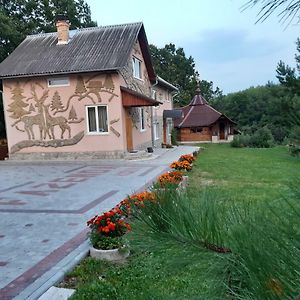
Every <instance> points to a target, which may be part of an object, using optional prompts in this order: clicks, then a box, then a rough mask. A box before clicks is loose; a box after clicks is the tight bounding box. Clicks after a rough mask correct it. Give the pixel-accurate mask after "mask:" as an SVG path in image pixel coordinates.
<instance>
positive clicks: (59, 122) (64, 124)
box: [44, 104, 71, 139]
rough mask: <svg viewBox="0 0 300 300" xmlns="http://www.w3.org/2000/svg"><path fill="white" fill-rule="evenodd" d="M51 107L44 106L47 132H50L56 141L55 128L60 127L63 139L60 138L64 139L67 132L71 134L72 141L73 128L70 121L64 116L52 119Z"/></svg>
mask: <svg viewBox="0 0 300 300" xmlns="http://www.w3.org/2000/svg"><path fill="white" fill-rule="evenodd" d="M49 106H50V104H48V105H44V113H45V125H46V128H47V131H49V130H50V132H51V136H52V139H55V136H54V127H55V126H59V127H60V129H61V137H60V138H61V139H63V138H64V133H65V131H66V130H67V131H68V132H69V139H70V138H71V128H70V126H69V124H68V120H67V119H66V118H65V117H62V116H59V117H52V116H51V115H50V114H49Z"/></svg>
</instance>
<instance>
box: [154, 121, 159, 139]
mask: <svg viewBox="0 0 300 300" xmlns="http://www.w3.org/2000/svg"><path fill="white" fill-rule="evenodd" d="M153 134H154V140H158V139H159V123H158V122H154V123H153Z"/></svg>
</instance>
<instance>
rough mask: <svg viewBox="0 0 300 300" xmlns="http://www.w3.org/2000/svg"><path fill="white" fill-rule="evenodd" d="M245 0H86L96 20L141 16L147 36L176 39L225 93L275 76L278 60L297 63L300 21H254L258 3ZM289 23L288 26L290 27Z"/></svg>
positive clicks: (132, 19)
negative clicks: (245, 6)
mask: <svg viewBox="0 0 300 300" xmlns="http://www.w3.org/2000/svg"><path fill="white" fill-rule="evenodd" d="M246 1H247V0H181V1H180V0H152V1H143V0H126V1H124V0H122V1H121V0H114V1H101V0H87V3H88V4H89V5H90V7H91V11H92V19H93V20H95V21H97V22H98V25H112V24H123V23H132V22H138V21H142V22H143V23H144V25H145V29H146V34H147V38H148V42H149V43H151V44H154V45H156V46H158V47H163V46H164V45H165V44H167V43H170V42H172V43H174V44H175V45H176V47H183V49H184V51H185V53H186V55H187V56H190V55H191V56H192V57H193V58H194V60H195V63H196V69H197V70H198V72H199V73H200V77H201V78H202V79H206V80H211V81H213V82H214V85H215V86H219V87H220V88H221V89H222V90H223V91H224V93H229V92H235V91H238V90H242V89H245V88H248V87H250V86H257V85H263V84H265V83H267V82H268V80H269V81H273V82H277V80H276V77H275V73H276V71H275V70H276V66H277V63H278V62H279V60H283V61H284V62H287V63H288V64H289V65H291V66H295V61H294V55H295V52H296V45H295V41H296V39H297V37H299V36H300V35H299V29H300V25H296V24H295V23H296V20H295V21H294V22H293V23H292V24H291V25H289V26H288V27H287V26H286V24H284V25H282V24H280V23H279V18H277V17H276V16H275V15H274V16H272V17H271V18H269V19H268V20H267V21H265V22H264V23H258V24H255V21H256V20H257V13H258V11H259V10H258V7H257V8H256V7H255V8H252V9H247V10H246V11H242V9H241V7H242V6H243V4H245V2H246ZM286 27H287V28H286Z"/></svg>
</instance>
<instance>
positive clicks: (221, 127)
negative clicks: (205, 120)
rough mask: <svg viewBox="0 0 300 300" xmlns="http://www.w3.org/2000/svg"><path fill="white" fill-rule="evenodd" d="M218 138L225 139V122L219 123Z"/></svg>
mask: <svg viewBox="0 0 300 300" xmlns="http://www.w3.org/2000/svg"><path fill="white" fill-rule="evenodd" d="M219 126H220V140H224V139H225V124H224V123H220V125H219Z"/></svg>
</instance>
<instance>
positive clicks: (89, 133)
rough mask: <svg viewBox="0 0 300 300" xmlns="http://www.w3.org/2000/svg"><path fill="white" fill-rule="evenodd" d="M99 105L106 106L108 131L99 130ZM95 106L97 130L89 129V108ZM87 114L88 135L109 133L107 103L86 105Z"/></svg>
mask: <svg viewBox="0 0 300 300" xmlns="http://www.w3.org/2000/svg"><path fill="white" fill-rule="evenodd" d="M98 106H103V107H106V122H107V131H104V132H103V131H98V130H99V118H98ZM90 107H94V108H95V114H96V116H95V117H96V129H97V131H89V130H90V128H89V113H88V108H90ZM85 112H86V113H85V115H86V132H87V134H88V135H109V126H108V124H109V121H108V108H107V105H86V107H85Z"/></svg>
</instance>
